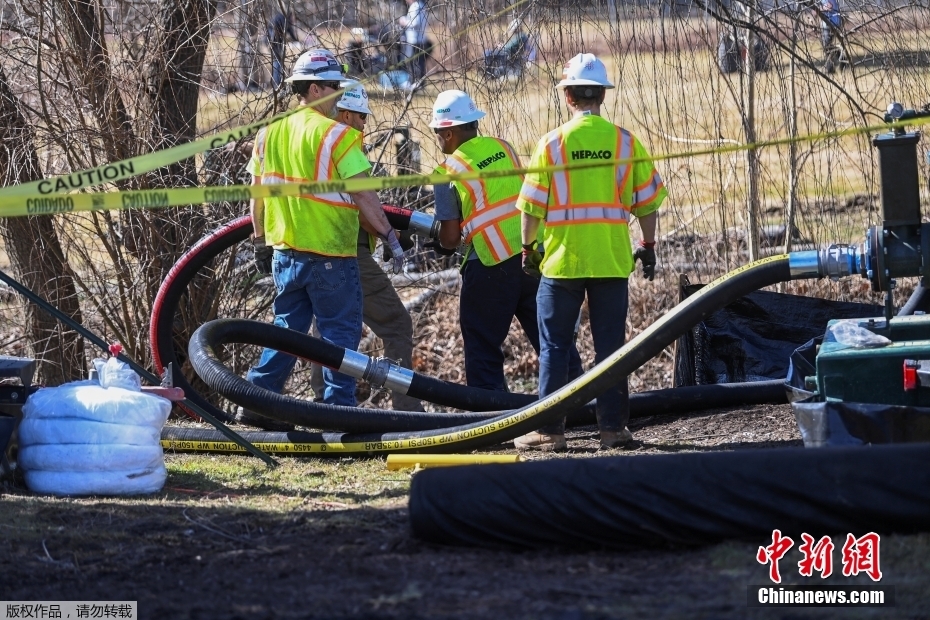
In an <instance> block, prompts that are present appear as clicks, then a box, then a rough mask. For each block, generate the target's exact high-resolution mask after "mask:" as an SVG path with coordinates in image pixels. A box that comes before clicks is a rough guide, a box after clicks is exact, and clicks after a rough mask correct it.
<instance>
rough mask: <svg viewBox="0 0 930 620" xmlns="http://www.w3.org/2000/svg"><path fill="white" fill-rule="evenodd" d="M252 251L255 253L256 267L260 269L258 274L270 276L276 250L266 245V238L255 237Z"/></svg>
mask: <svg viewBox="0 0 930 620" xmlns="http://www.w3.org/2000/svg"><path fill="white" fill-rule="evenodd" d="M252 250H253V251H254V252H255V266H256V267H257V268H258V273H264V274H270V273H271V257H272V256H274V248H272V247H271V246H268V245H265V238H264V237H253V238H252Z"/></svg>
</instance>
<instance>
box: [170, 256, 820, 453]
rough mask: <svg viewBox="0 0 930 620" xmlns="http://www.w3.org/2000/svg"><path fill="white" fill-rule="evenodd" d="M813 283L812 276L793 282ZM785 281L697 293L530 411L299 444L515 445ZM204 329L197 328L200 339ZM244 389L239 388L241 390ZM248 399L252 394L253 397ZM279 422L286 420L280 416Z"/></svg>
mask: <svg viewBox="0 0 930 620" xmlns="http://www.w3.org/2000/svg"><path fill="white" fill-rule="evenodd" d="M816 276H817V273H814V274H811V275H803V276H798V277H816ZM789 279H791V270H790V269H789V257H788V256H787V255H780V256H773V257H769V258H765V259H762V260H760V261H756V262H754V263H752V264H750V265H746V266H745V267H741V268H739V269H736V270H734V271H732V272H730V273H728V274H726V275H725V276H723V277H721V278H718V279H717V280H714V281H713V282H711V283H710V284H708V285H707V286H705V287H703V288H702V289H700V290H699V291H697V292H696V293H695V294H694V295H692V296H691V297H689V298H688V299H686V300H685V301H684V302H682V303H681V304H679V305H678V306H676V307H675V308H673V309H672V310H671V311H669V312H668V313H667V314H666V315H664V316H663V317H661V318H660V319H659V320H658V321H656V322H655V323H653V324H652V325H650V326H649V327H648V328H646V329H645V330H644V331H643V332H642V333H640V334H639V335H638V336H636V337H635V338H634V339H632V340H631V341H630V342H628V343H627V344H625V345H624V346H623V347H621V348H620V349H619V350H618V351H616V352H615V353H613V354H612V355H610V356H609V357H608V358H607V359H605V360H604V361H603V362H601V363H600V364H598V365H597V366H595V367H594V368H592V369H591V370H590V371H588V372H587V373H586V374H584V375H582V376H581V377H579V378H578V379H576V380H575V381H573V382H571V383H570V384H568V385H567V386H565V387H563V388H562V389H560V390H558V391H556V392H555V393H553V394H550V395H549V396H547V397H545V398H543V399H541V400H539V401H537V402H535V403H533V404H531V405H529V406H526V407H522V408H520V409H517V410H514V411H507V412H505V413H502V414H500V415H498V416H495V417H494V418H491V419H489V420H485V421H480V422H475V423H471V424H465V425H460V426H454V427H450V428H444V429H437V430H429V431H418V432H411V433H384V434H369V435H355V436H353V435H341V434H329V435H326V434H319V435H314V436H313V438H312V439H310V440H308V441H307V442H306V443H305V444H304V446H305V450H304V451H305V452H308V453H314V454H339V455H345V454H362V453H364V454H373V453H387V452H408V453H409V452H457V451H463V450H474V449H477V448H481V447H485V446H488V445H494V444H497V443H500V442H502V441H507V440H510V439H513V438H514V437H518V436H520V435H522V434H524V433H527V432H529V431H531V430H535V429H537V428H539V427H541V426H546V425H548V424H551V423H553V422H555V421H557V420H558V419H560V418H562V417H564V416H566V415H567V414H568V413H570V412H571V411H573V410H576V409H579V408H580V407H582V406H584V404H585V403H587V402H588V401H590V400H591V399H593V398H595V397H597V395H598V394H601V393H603V392H604V391H605V390H606V389H608V388H610V387H611V386H612V385H614V384H615V383H616V382H617V381H619V380H620V379H622V378H623V377H626V376H627V375H629V374H630V373H631V372H633V371H634V370H636V369H637V368H638V367H639V366H641V365H642V364H643V363H645V362H646V361H648V360H649V359H651V358H652V357H654V356H655V355H657V354H658V353H660V352H661V351H662V349H664V348H665V347H666V346H668V345H669V344H671V343H672V342H673V341H674V340H675V339H676V338H677V337H678V336H680V335H681V334H682V333H684V332H685V331H687V330H688V329H690V328H691V327H692V326H693V325H695V324H696V323H698V322H699V321H701V320H703V319H704V318H705V317H706V316H707V315H708V314H710V313H711V312H713V311H715V310H717V309H718V308H721V307H723V306H725V305H727V304H728V303H731V302H733V301H735V300H736V299H739V298H740V297H742V296H743V295H745V294H747V293H750V292H752V291H755V290H757V289H760V288H763V287H765V286H770V285H772V284H777V283H779V282H784V281H787V280H789ZM204 327H205V326H204ZM204 327H201V328H200V329H199V330H198V332H200V331H201V330H203V329H204ZM195 335H196V334H195ZM188 352H189V355H190V359H191V363H192V365H193V366H194V369H195V370H196V371H197V373H198V374H199V375H200V376H201V378H203V379H204V381H206V382H207V384H208V385H210V386H211V387H212V388H213V389H217V390H218V391H219V389H218V388H219V387H220V386H219V384H220V383H224V384H228V386H227V387H224V390H226V391H227V392H239V391H242V392H243V393H242V395H241V396H243V397H244V396H248V395H249V390H260V388H257V387H256V386H254V385H252V384H249V383H248V382H246V381H245V380H244V379H241V378H239V377H237V376H236V375H234V374H233V373H231V372H230V371H229V370H228V369H226V368H225V367H223V365H222V364H221V363H220V362H219V360H218V359H217V357H216V356H215V354H214V353H213V352H212V351H211V350H209V347H207V346H206V345H205V344H202V341H201V339H200V338H199V337H198V338H192V340H191V346H190V347H189V349H188ZM240 382H241V383H240ZM243 383H244V384H245V386H243V385H242V384H243ZM264 392H265V393H264V394H260V396H261V397H262V398H269V397H280V398H286V397H282V396H279V395H274V394H272V393H270V392H267V391H264ZM254 395H255V394H254V393H252V396H253V397H254ZM226 396H227V397H229V394H228V393H227V394H226ZM333 409H339V410H344V411H345V412H346V413H349V408H341V407H340V408H336V407H333ZM334 413H335V412H334ZM339 413H340V415H339V420H336V423H337V426H342V425H343V424H344V421H343V415H344V414H343V413H342V411H340V412H339ZM384 414H385V412H382V415H384ZM387 415H397V412H388V413H387ZM471 415H474V414H471ZM282 419H286V418H283V417H282ZM320 421H324V420H320ZM325 422H326V423H327V424H329V423H331V422H332V420H331V419H327V420H325ZM300 423H301V424H307V425H308V426H312V427H316V428H321V427H322V428H325V427H326V424H315V423H314V422H313V421H310V420H306V419H302V420H301V421H300Z"/></svg>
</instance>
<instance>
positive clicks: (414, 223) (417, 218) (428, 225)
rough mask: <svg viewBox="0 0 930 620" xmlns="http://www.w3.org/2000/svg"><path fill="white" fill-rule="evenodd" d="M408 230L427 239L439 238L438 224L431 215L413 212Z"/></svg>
mask: <svg viewBox="0 0 930 620" xmlns="http://www.w3.org/2000/svg"><path fill="white" fill-rule="evenodd" d="M410 230H411V231H413V232H415V233H416V234H418V235H420V236H421V237H427V238H429V239H435V238H437V237H438V236H439V222H438V221H436V220H435V219H434V218H433V216H432V215H429V214H428V213H422V212H420V211H414V212H412V213H411V214H410Z"/></svg>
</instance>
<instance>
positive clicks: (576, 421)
mask: <svg viewBox="0 0 930 620" xmlns="http://www.w3.org/2000/svg"><path fill="white" fill-rule="evenodd" d="M195 338H196V339H197V344H196V345H195V344H194V342H193V341H192V342H191V346H192V347H193V346H196V347H197V348H198V349H203V348H207V349H210V350H213V351H216V350H218V349H219V348H220V347H221V346H223V345H228V344H260V345H262V346H269V347H271V348H273V349H276V350H279V351H284V352H285V353H290V354H291V355H294V356H295V357H299V358H302V359H306V360H310V361H313V362H317V363H319V364H322V365H324V366H328V367H330V368H333V369H335V370H338V371H339V372H341V373H343V374H347V375H349V376H352V377H355V378H356V379H363V380H365V381H368V382H369V383H370V384H371V385H372V386H373V387H375V388H383V387H386V388H389V389H391V390H394V391H397V392H400V393H403V394H407V395H409V396H412V397H414V398H417V399H421V400H428V401H429V402H432V403H435V404H438V405H444V406H447V407H455V408H459V409H465V410H467V411H500V410H506V409H516V408H519V407H524V406H526V405H529V404H531V403H533V402H535V401H536V400H538V398H539V397H538V396H536V395H535V394H515V393H511V392H495V391H491V390H483V389H477V388H473V387H468V386H464V385H459V384H458V383H452V382H449V381H442V380H440V379H435V378H433V377H428V376H426V375H422V374H419V373H417V372H413V371H411V370H408V369H406V368H403V367H400V366H397V365H396V364H394V363H393V362H392V361H391V360H389V359H386V358H372V357H369V356H367V355H363V354H361V353H358V352H357V351H347V350H345V349H343V348H342V347H339V346H337V345H334V344H332V343H330V342H326V341H325V340H321V339H319V338H314V337H313V336H310V335H308V334H300V333H295V332H294V331H292V330H289V329H286V328H284V327H279V326H277V325H273V324H270V323H261V322H258V321H251V320H247V319H220V320H216V321H211V322H209V323H207V324H205V325H204V326H203V327H202V328H201V329H199V330H198V332H197V333H196V335H195ZM219 372H220V374H221V375H225V374H226V373H225V371H223V370H222V369H220V370H219ZM215 380H216V381H217V382H218V383H217V385H218V386H219V387H218V388H217V389H219V390H220V393H221V394H223V395H224V396H226V397H227V398H229V399H230V400H232V401H233V402H236V403H237V404H241V405H242V406H244V407H248V408H249V409H251V410H253V411H256V412H258V413H261V414H263V415H266V416H268V417H270V418H274V419H278V418H279V416H278V415H277V411H279V410H280V409H279V408H280V402H277V401H276V402H275V404H274V405H273V404H272V403H271V402H265V401H263V400H257V401H256V400H250V402H249V403H246V402H239V400H237V399H241V398H243V397H244V396H243V395H242V394H241V393H239V392H238V391H237V390H236V388H235V387H232V388H230V387H229V386H230V384H229V383H228V377H225V376H221V377H219V378H217V379H215ZM235 385H237V386H239V387H242V388H244V387H245V386H244V385H242V384H240V383H238V382H237V383H235ZM227 390H229V391H228V392H227ZM248 398H250V399H251V396H249V397H248ZM297 402H300V403H306V401H302V400H301V401H297ZM784 402H787V397H786V395H785V389H784V381H783V380H774V381H760V382H752V383H725V384H719V385H702V386H692V387H684V388H674V389H667V390H654V391H650V392H640V393H636V394H631V396H630V416H631V417H634V418H635V417H645V416H649V415H657V414H669V413H690V412H694V411H699V410H702V409H709V408H712V407H728V406H738V405H745V404H762V403H784ZM316 405H317V404H315V403H307V406H304V405H301V406H300V409H301V410H306V411H309V410H310V409H312V408H315V406H316ZM364 411H369V412H370V411H371V410H370V409H366V410H364ZM300 415H302V416H303V415H306V414H305V413H301V414H300ZM429 417H432V415H430V416H429ZM489 417H492V416H488V415H485V416H484V419H487V418H489ZM438 420H439V421H440V422H445V423H440V424H439V427H441V426H448V415H447V414H442V415H441V416H439V417H438ZM569 422H570V424H571V425H573V426H584V425H587V424H594V423H596V418H595V411H594V405H593V404H591V403H589V404H588V405H586V406H585V407H584V408H583V409H582V410H580V411H575V412H572V414H570V415H569ZM327 428H328V427H327ZM429 428H438V427H436V426H431V427H429ZM369 430H370V429H369ZM392 430H398V429H392ZM405 430H422V429H413V428H409V429H405Z"/></svg>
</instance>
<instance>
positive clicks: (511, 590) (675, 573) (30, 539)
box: [0, 405, 930, 620]
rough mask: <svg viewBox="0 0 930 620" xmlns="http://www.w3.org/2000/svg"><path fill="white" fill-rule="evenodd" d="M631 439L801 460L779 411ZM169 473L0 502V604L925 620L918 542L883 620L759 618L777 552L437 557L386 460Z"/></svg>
mask: <svg viewBox="0 0 930 620" xmlns="http://www.w3.org/2000/svg"><path fill="white" fill-rule="evenodd" d="M631 427H632V430H633V431H634V433H635V435H636V437H637V439H638V440H639V441H640V442H641V443H640V446H639V447H638V448H637V449H635V450H632V451H622V452H621V451H608V452H607V454H625V455H627V456H629V458H646V456H645V455H648V454H653V453H661V452H681V451H700V450H730V449H732V450H738V449H762V448H769V447H777V446H795V445H800V443H801V442H800V439H799V435H798V432H797V428H796V426H795V425H794V421H793V416H792V415H791V410H790V407H789V406H787V405H783V406H759V407H752V408H747V409H743V410H736V411H712V412H708V413H706V414H705V415H701V416H697V417H665V418H661V419H660V418H652V419H643V420H635V421H634V422H633V423H632V424H631ZM596 437H597V434H596V432H595V430H594V429H579V430H575V431H572V432H571V436H570V441H569V445H570V448H571V452H570V453H569V454H567V455H560V456H557V457H553V456H541V455H536V456H531V457H530V458H579V457H581V458H584V457H590V456H594V455H595V454H597V455H602V454H605V453H604V452H595V447H596ZM500 450H504V451H512V448H510V447H508V446H506V445H502V446H501V447H500ZM641 455H643V456H641ZM167 460H168V466H169V479H168V483H167V485H166V488H165V490H164V491H163V492H162V493H160V494H158V496H156V497H152V498H146V499H141V500H139V499H135V500H133V499H113V498H108V499H105V498H87V499H55V498H49V497H39V496H34V495H32V494H30V493H29V492H28V491H26V490H24V489H21V488H16V487H13V486H11V485H10V484H7V485H6V486H4V487H2V488H0V575H2V577H0V598H2V599H4V600H136V601H138V602H139V610H140V617H141V618H152V619H156V618H157V619H162V618H172V619H182V618H230V619H231V618H250V619H251V618H287V619H290V618H555V619H560V620H562V619H564V620H569V619H589V618H590V619H593V618H633V617H637V618H746V617H752V618H785V619H788V618H810V617H831V618H833V617H841V618H847V617H849V618H873V617H881V618H886V617H887V618H927V617H930V611H928V609H930V608H928V603H930V559H928V558H930V553H928V552H930V535H927V534H922V535H913V536H883V537H882V541H881V542H882V547H881V553H882V555H881V568H882V570H883V572H884V575H885V578H884V579H883V582H882V583H883V584H890V585H895V586H896V596H897V606H896V607H895V608H893V609H882V610H879V609H874V608H873V609H858V610H848V609H836V608H827V609H811V608H794V609H788V608H782V609H780V610H757V609H749V608H747V585H752V584H755V585H763V584H766V583H767V569H766V567H765V566H763V565H761V564H758V563H757V562H756V560H755V553H756V549H757V548H758V546H759V545H764V544H768V543H770V542H771V541H739V542H729V543H725V544H720V545H716V546H712V547H708V548H703V549H669V550H666V551H640V552H632V553H617V552H597V551H593V552H592V551H588V552H562V551H533V552H506V551H489V550H482V549H462V548H450V547H441V546H436V545H432V544H427V543H423V542H420V541H418V540H416V539H414V538H412V536H411V534H410V530H409V525H408V520H407V490H408V488H409V480H410V476H411V474H407V473H404V472H388V471H386V470H385V469H384V464H383V461H382V460H381V459H342V460H341V461H340V462H334V461H320V460H309V459H307V460H299V459H284V460H283V461H284V462H283V463H282V467H280V468H278V469H279V470H283V471H285V472H290V473H289V475H290V477H273V476H271V474H268V473H267V472H268V470H265V469H264V468H263V467H262V465H261V464H260V463H258V462H257V461H256V460H255V459H249V458H246V457H239V456H228V457H227V456H213V457H211V456H203V455H180V454H170V455H168V458H167ZM211 466H212V467H214V469H210V467H211ZM275 471H277V470H275ZM414 475H415V474H414ZM282 476H283V475H282ZM257 478H262V480H259V481H257V480H256V479H257ZM834 542H835V544H837V549H839V548H840V547H841V546H842V540H841V539H839V538H837V537H835V538H834ZM795 552H796V549H795V550H792V552H791V553H795ZM797 555H798V556H799V557H800V554H799V553H798V554H797ZM789 559H790V560H791V562H790V564H787V565H786V562H788V560H789ZM797 559H798V558H794V557H793V556H792V555H791V554H789V556H787V557H786V560H783V561H782V573H783V575H785V582H786V583H802V579H803V578H801V577H800V576H799V575H798V574H797V571H796V570H792V569H793V566H792V565H793V564H794V563H795V562H796V561H797ZM837 572H839V571H837ZM827 583H830V584H836V585H854V584H867V583H869V582H868V580H867V578H866V579H861V578H859V577H854V578H844V577H842V576H839V577H837V576H836V575H834V576H833V577H831V578H829V579H828V580H827Z"/></svg>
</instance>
